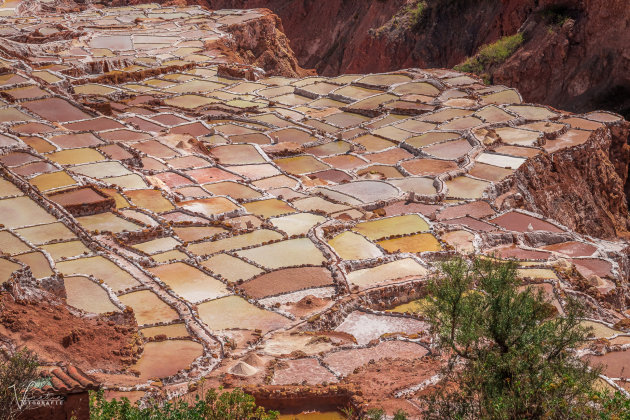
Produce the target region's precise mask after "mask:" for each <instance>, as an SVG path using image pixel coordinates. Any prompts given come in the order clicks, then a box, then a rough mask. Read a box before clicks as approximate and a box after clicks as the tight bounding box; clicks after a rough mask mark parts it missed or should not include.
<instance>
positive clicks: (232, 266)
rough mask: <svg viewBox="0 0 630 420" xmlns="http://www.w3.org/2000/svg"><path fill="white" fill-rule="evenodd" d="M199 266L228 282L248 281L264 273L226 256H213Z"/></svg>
mask: <svg viewBox="0 0 630 420" xmlns="http://www.w3.org/2000/svg"><path fill="white" fill-rule="evenodd" d="M201 265H202V266H203V267H205V268H207V269H208V270H210V271H212V272H213V273H216V274H219V275H221V277H223V278H224V279H226V280H227V281H230V282H237V281H239V280H249V279H251V278H252V277H255V276H257V275H259V274H261V273H263V272H264V271H263V270H262V269H260V268H258V267H256V266H255V265H251V264H248V263H246V262H245V261H243V260H241V259H238V258H236V257H232V256H231V255H227V254H218V255H215V256H213V257H211V258H209V259H207V260H205V261H203V262H202V263H201Z"/></svg>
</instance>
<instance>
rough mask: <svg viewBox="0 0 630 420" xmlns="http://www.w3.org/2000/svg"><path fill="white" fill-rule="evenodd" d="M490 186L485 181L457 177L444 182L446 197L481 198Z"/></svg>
mask: <svg viewBox="0 0 630 420" xmlns="http://www.w3.org/2000/svg"><path fill="white" fill-rule="evenodd" d="M490 185H491V184H490V183H489V182H486V181H480V180H478V179H473V178H469V177H466V176H459V177H457V178H453V179H451V180H450V181H446V187H447V188H448V194H447V197H454V198H481V196H482V195H483V192H484V191H485V190H486V188H488V187H489V186H490Z"/></svg>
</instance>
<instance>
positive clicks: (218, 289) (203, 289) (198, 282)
mask: <svg viewBox="0 0 630 420" xmlns="http://www.w3.org/2000/svg"><path fill="white" fill-rule="evenodd" d="M148 271H150V272H151V273H153V274H154V275H156V276H157V277H159V279H160V280H162V281H163V282H164V283H166V285H167V286H169V287H170V288H172V289H173V291H174V292H175V293H177V294H178V295H179V296H181V297H182V298H184V299H186V300H188V301H189V302H193V303H196V302H200V301H202V300H206V299H214V298H217V297H220V296H225V295H226V294H228V290H227V288H226V287H225V285H224V284H223V283H221V282H220V281H219V280H217V279H215V278H213V277H211V276H209V275H207V274H205V273H204V272H203V271H201V270H199V269H197V268H195V267H193V266H191V265H188V264H185V263H182V262H176V263H171V264H165V265H160V266H157V267H153V268H149V269H148Z"/></svg>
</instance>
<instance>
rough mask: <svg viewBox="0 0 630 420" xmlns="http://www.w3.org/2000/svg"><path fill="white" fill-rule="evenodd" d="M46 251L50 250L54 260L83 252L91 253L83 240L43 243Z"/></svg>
mask: <svg viewBox="0 0 630 420" xmlns="http://www.w3.org/2000/svg"><path fill="white" fill-rule="evenodd" d="M41 248H42V249H43V250H44V251H46V252H48V253H49V254H50V256H51V257H52V258H53V260H54V261H59V260H61V259H65V258H71V257H76V256H77V255H81V254H84V253H85V254H88V253H91V251H90V249H89V248H87V247H86V246H85V245H83V243H82V242H81V241H68V242H58V243H55V244H49V245H42V247H41Z"/></svg>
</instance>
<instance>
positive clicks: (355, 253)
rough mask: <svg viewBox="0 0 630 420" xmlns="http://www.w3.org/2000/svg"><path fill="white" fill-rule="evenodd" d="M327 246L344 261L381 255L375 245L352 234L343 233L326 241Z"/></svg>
mask: <svg viewBox="0 0 630 420" xmlns="http://www.w3.org/2000/svg"><path fill="white" fill-rule="evenodd" d="M328 245H330V246H331V247H333V249H334V250H335V252H336V253H337V255H339V256H340V257H341V258H343V259H344V260H362V259H368V258H377V257H381V256H382V255H383V254H382V252H381V251H380V250H379V249H378V247H377V246H376V245H374V244H373V243H372V242H370V241H368V240H367V239H365V238H364V237H363V236H361V235H359V234H357V233H354V232H343V233H341V234H339V235H337V236H335V237H334V238H332V239H331V240H330V241H328Z"/></svg>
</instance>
